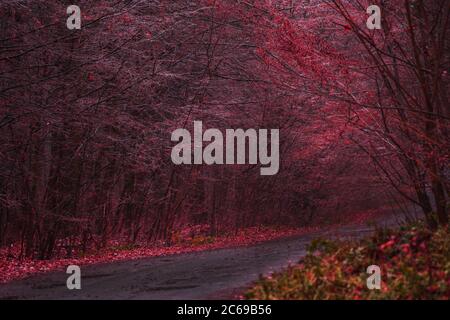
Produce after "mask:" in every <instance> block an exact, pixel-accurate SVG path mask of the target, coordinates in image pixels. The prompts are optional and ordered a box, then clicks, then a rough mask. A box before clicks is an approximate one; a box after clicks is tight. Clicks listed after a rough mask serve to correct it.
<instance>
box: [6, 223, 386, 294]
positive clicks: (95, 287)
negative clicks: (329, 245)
mask: <svg viewBox="0 0 450 320" xmlns="http://www.w3.org/2000/svg"><path fill="white" fill-rule="evenodd" d="M385 223H386V224H392V223H393V221H387V222H385ZM373 230H374V227H372V226H371V227H369V226H367V225H365V224H364V223H353V224H351V225H346V226H334V227H329V228H327V229H326V230H323V229H321V230H306V229H302V230H297V229H285V230H284V232H281V230H276V232H275V231H274V230H270V229H268V230H266V231H265V232H264V231H263V232H260V233H258V234H257V235H255V234H252V235H248V236H243V235H242V234H241V237H240V238H239V240H237V239H236V238H223V239H216V240H215V241H214V242H212V243H208V244H202V245H198V246H196V247H177V246H174V247H169V248H165V249H160V250H161V251H158V250H157V249H151V248H138V249H133V250H127V251H125V252H123V254H120V253H118V252H114V253H109V254H105V255H103V256H100V257H99V256H95V257H94V256H93V257H91V258H87V257H86V258H83V259H73V260H70V259H60V260H55V261H52V262H49V261H47V262H39V261H34V262H32V263H35V264H36V265H31V266H29V267H28V268H31V267H33V269H32V270H31V272H29V273H28V275H31V274H33V273H35V272H36V269H37V271H38V272H39V274H37V275H33V276H31V277H28V278H26V279H22V280H16V281H10V282H8V283H5V284H1V285H0V299H212V298H230V297H236V296H235V295H236V294H237V293H238V292H242V290H243V288H245V287H246V286H248V285H249V284H250V283H251V282H253V281H255V280H257V279H258V277H259V275H260V274H267V273H271V272H274V271H276V270H279V269H281V268H284V267H286V266H288V265H289V264H292V263H296V262H297V261H298V260H299V259H300V258H302V257H303V256H305V254H306V253H307V247H308V246H309V244H310V243H311V241H312V240H314V239H316V238H318V237H320V238H322V237H324V238H328V239H330V238H334V237H339V238H342V237H351V238H354V237H362V236H364V235H367V234H368V233H371V232H373ZM212 249H217V250H212ZM152 250H154V251H152ZM118 260H122V261H118ZM123 260H125V261H123ZM2 261H3V260H2ZM111 262H114V263H111ZM2 263H4V261H3V262H2ZM30 263H31V262H30ZM46 263H47V264H48V263H52V265H51V266H45V264H46ZM10 264H11V261H10V262H9V265H10ZM41 264H42V265H41ZM69 264H78V265H81V266H82V271H81V273H82V289H81V290H68V289H67V288H66V279H67V277H68V275H67V274H66V273H65V269H64V267H66V266H67V265H69ZM43 266H44V267H43ZM21 268H23V267H20V268H19V270H20V269H21ZM45 268H48V269H45ZM4 269H5V267H4V266H3V270H4ZM0 270H1V269H0ZM50 270H52V272H42V271H50ZM0 272H2V271H0ZM25 272H27V271H26V270H25ZM19 277H23V274H20V273H19V274H17V275H16V276H15V278H16V279H17V278H19ZM13 278H14V277H13Z"/></svg>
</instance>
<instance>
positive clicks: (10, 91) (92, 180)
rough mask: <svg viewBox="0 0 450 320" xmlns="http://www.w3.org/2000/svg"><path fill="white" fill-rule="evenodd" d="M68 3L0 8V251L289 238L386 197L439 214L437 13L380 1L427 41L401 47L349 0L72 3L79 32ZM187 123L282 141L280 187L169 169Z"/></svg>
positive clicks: (255, 173)
mask: <svg viewBox="0 0 450 320" xmlns="http://www.w3.org/2000/svg"><path fill="white" fill-rule="evenodd" d="M407 2H408V1H405V3H407ZM414 3H415V2H414ZM417 3H421V4H422V1H417ZM70 4H72V3H68V2H67V1H57V2H55V1H45V0H37V1H36V0H35V1H18V0H16V1H9V2H7V3H4V2H3V3H2V4H0V16H1V19H0V245H6V244H10V243H13V242H17V241H20V242H21V244H22V248H23V255H26V256H35V257H38V258H41V259H45V258H49V257H51V256H52V254H53V252H54V248H55V246H57V245H58V244H60V239H64V245H65V246H67V247H71V246H75V245H77V246H81V247H82V248H86V247H88V246H91V245H92V244H95V245H97V246H99V247H100V246H103V245H106V243H107V241H108V240H109V239H111V238H118V237H124V238H126V239H128V240H127V241H137V240H146V241H156V240H164V241H167V242H168V243H170V239H171V238H172V234H173V232H174V231H176V230H180V228H182V227H185V226H187V225H204V226H207V228H208V232H209V233H211V234H212V235H214V234H217V233H220V232H223V231H232V230H237V229H239V228H242V227H246V226H251V225H256V224H290V225H298V226H303V225H307V224H310V223H312V222H314V221H315V220H316V219H321V220H323V219H324V218H326V217H328V218H330V217H333V218H335V217H336V216H339V215H340V214H342V213H351V212H352V211H357V210H367V209H369V208H373V207H376V206H377V205H380V204H384V203H387V202H389V201H391V198H390V195H392V193H393V192H395V191H397V192H398V193H400V194H402V195H403V196H404V197H406V198H408V199H409V200H410V201H412V202H415V203H416V204H418V205H419V206H421V207H422V208H423V209H424V212H425V213H426V214H427V216H428V217H429V219H430V221H435V220H437V219H434V218H432V212H435V211H436V210H437V211H438V213H440V217H441V218H440V221H441V222H444V217H445V216H447V215H448V208H446V205H447V204H446V203H447V202H446V201H447V199H448V195H447V192H448V172H446V171H445V170H448V166H446V164H448V122H447V120H448V117H449V112H448V100H447V97H446V90H447V89H448V83H449V82H448V74H447V71H448V42H447V40H446V37H445V35H446V34H448V33H446V32H447V31H448V19H449V13H448V8H446V7H445V6H444V5H442V1H436V2H435V4H436V7H434V6H431V8H430V11H425V13H426V14H425V16H423V17H422V16H421V12H422V11H420V10H421V7H420V6H413V9H412V10H413V13H410V14H409V16H408V15H407V14H406V13H405V10H403V9H402V8H399V7H398V6H395V5H391V7H390V9H389V10H391V9H392V10H391V11H390V12H391V13H390V14H389V19H392V21H393V23H394V22H395V23H398V24H400V25H401V26H403V27H404V28H407V26H408V24H409V23H410V22H409V20H408V19H413V20H414V21H416V22H411V24H413V25H414V28H418V31H420V32H428V33H427V34H419V35H415V36H417V37H420V40H419V42H418V43H416V44H415V45H414V41H413V42H411V41H410V39H409V38H408V35H407V33H405V32H404V30H403V29H398V27H396V28H394V27H392V28H389V29H387V30H386V29H385V30H384V31H383V32H384V33H383V36H377V35H376V34H368V33H367V31H364V30H363V29H362V28H364V26H365V18H367V14H366V13H365V9H364V8H362V7H358V6H356V7H355V6H354V5H355V2H353V1H351V2H348V3H345V4H342V3H339V2H335V3H334V6H333V3H332V2H326V3H323V2H322V1H306V0H304V1H295V2H292V1H267V2H265V1H248V2H242V1H224V2H222V1H206V0H196V1H182V0H172V1H137V0H127V1H125V0H123V1H115V2H110V1H95V2H94V1H78V5H79V6H80V7H81V9H82V13H83V20H82V29H81V30H68V29H67V28H66V19H67V14H66V8H67V6H68V5H70ZM422 5H423V6H424V4H422ZM439 5H440V6H439ZM343 7H344V8H348V10H350V11H351V12H350V13H348V12H347V13H346V12H345V11H343V10H342V8H343ZM361 8H362V10H360V9H361ZM424 10H425V9H424ZM427 10H428V7H427ZM416 11H417V12H416ZM436 12H438V13H439V15H436ZM411 16H412V17H411ZM362 18H364V19H362ZM358 19H359V20H358ZM427 19H428V20H427ZM425 22H426V24H425ZM422 23H423V24H422ZM391 30H392V31H391ZM429 34H431V35H432V36H429ZM425 42H426V43H425ZM428 42H430V43H428ZM370 45H372V47H370ZM411 45H413V48H412V49H414V50H411V48H410V46H411ZM378 47H381V48H382V49H379V48H378ZM428 48H434V49H433V50H431V49H428ZM416 55H419V58H417V57H416ZM371 58H372V59H373V61H371V62H368V61H370V59H371ZM421 62H422V64H424V65H422V64H421ZM438 75H439V76H438ZM424 86H425V87H426V88H423V87H424ZM372 107H374V108H372ZM194 120H202V121H203V123H204V125H205V126H206V127H214V128H219V129H225V128H243V129H246V128H280V134H281V141H280V142H281V145H280V150H281V170H280V172H279V174H278V175H275V176H272V177H262V176H260V175H259V168H257V167H256V166H246V165H240V166H175V165H173V164H172V162H171V159H170V151H171V148H172V147H173V145H174V144H173V143H172V142H171V141H170V135H171V132H172V131H173V130H175V129H177V128H182V127H184V128H187V129H191V130H192V124H193V121H194ZM422 124H423V126H422ZM419 152H420V156H418V154H419ZM446 168H447V169H446ZM378 178H379V179H378ZM386 179H387V180H386ZM427 201H428V202H427ZM428 204H429V207H427V205H428ZM443 208H444V209H443ZM435 209H436V210H435ZM442 210H444V212H443V211H442Z"/></svg>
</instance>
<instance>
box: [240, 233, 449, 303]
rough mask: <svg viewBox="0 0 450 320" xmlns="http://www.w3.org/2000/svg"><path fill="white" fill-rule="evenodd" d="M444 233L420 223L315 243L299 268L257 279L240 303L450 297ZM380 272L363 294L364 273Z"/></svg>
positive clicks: (298, 265) (447, 255)
mask: <svg viewBox="0 0 450 320" xmlns="http://www.w3.org/2000/svg"><path fill="white" fill-rule="evenodd" d="M449 257H450V232H449V228H448V227H447V228H441V229H439V230H437V231H435V232H432V231H430V230H428V229H427V228H425V227H424V226H423V225H421V224H415V225H409V226H406V227H402V228H401V229H400V230H396V231H394V230H378V231H376V232H375V234H374V235H373V236H370V237H368V238H366V239H363V240H359V241H326V240H316V241H314V242H313V243H312V245H311V246H310V248H309V251H308V254H307V256H306V257H305V258H304V259H303V260H302V261H300V262H299V264H297V265H294V266H291V267H289V268H288V269H287V270H284V271H282V272H280V273H276V274H272V275H270V276H265V277H261V279H260V280H259V281H257V282H256V283H255V284H254V286H253V287H252V288H250V289H249V290H248V291H247V292H246V293H245V295H244V296H245V298H246V299H257V300H258V299H268V300H281V299H288V300H303V299H307V300H317V299H319V300H323V299H339V300H341V299H346V300H348V299H364V300H366V299H367V300H370V299H445V300H448V299H449V298H450V259H449ZM370 265H378V266H379V267H380V268H381V279H382V283H381V289H380V290H369V289H368V288H367V284H366V282H367V278H368V277H369V276H370V275H369V274H367V273H366V269H367V267H368V266H370Z"/></svg>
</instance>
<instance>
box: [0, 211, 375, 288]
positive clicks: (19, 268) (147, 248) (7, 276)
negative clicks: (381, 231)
mask: <svg viewBox="0 0 450 320" xmlns="http://www.w3.org/2000/svg"><path fill="white" fill-rule="evenodd" d="M378 215H379V211H368V212H365V213H361V214H355V215H351V216H348V217H347V218H346V220H344V221H343V222H341V223H331V224H328V225H326V226H320V225H317V224H316V225H312V226H310V227H304V228H298V227H297V228H289V227H251V228H246V229H242V230H240V231H238V232H237V233H233V234H227V235H221V236H217V237H209V236H206V235H205V234H198V235H196V236H194V237H183V236H179V235H178V239H177V240H176V241H173V243H172V245H170V246H167V245H165V244H164V243H160V244H150V245H147V244H129V243H127V242H126V241H125V242H124V241H117V240H115V241H110V242H109V243H108V245H107V246H106V247H105V248H103V249H100V250H95V249H91V250H89V251H88V252H87V253H81V252H79V253H73V254H72V257H70V258H69V257H67V254H66V251H65V250H58V251H57V253H56V254H55V255H54V257H53V258H52V259H50V260H38V259H31V258H19V257H20V244H15V245H13V246H10V247H3V248H0V284H1V283H7V282H10V281H13V280H18V279H22V278H26V277H28V276H31V275H34V274H38V273H43V272H49V271H53V270H59V269H63V268H66V267H67V266H69V265H78V266H81V265H90V264H97V263H107V262H114V261H122V260H135V259H141V258H149V257H158V256H169V255H174V254H182V253H189V252H198V251H207V250H214V249H221V248H232V247H240V246H249V245H254V244H257V243H261V242H264V241H270V240H274V239H280V238H286V237H291V236H299V235H303V234H306V233H309V232H312V231H317V230H326V229H330V230H331V229H333V228H338V227H339V226H341V225H343V224H344V225H346V224H348V223H349V221H352V223H363V222H364V221H368V220H370V219H375V217H377V216H378Z"/></svg>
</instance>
